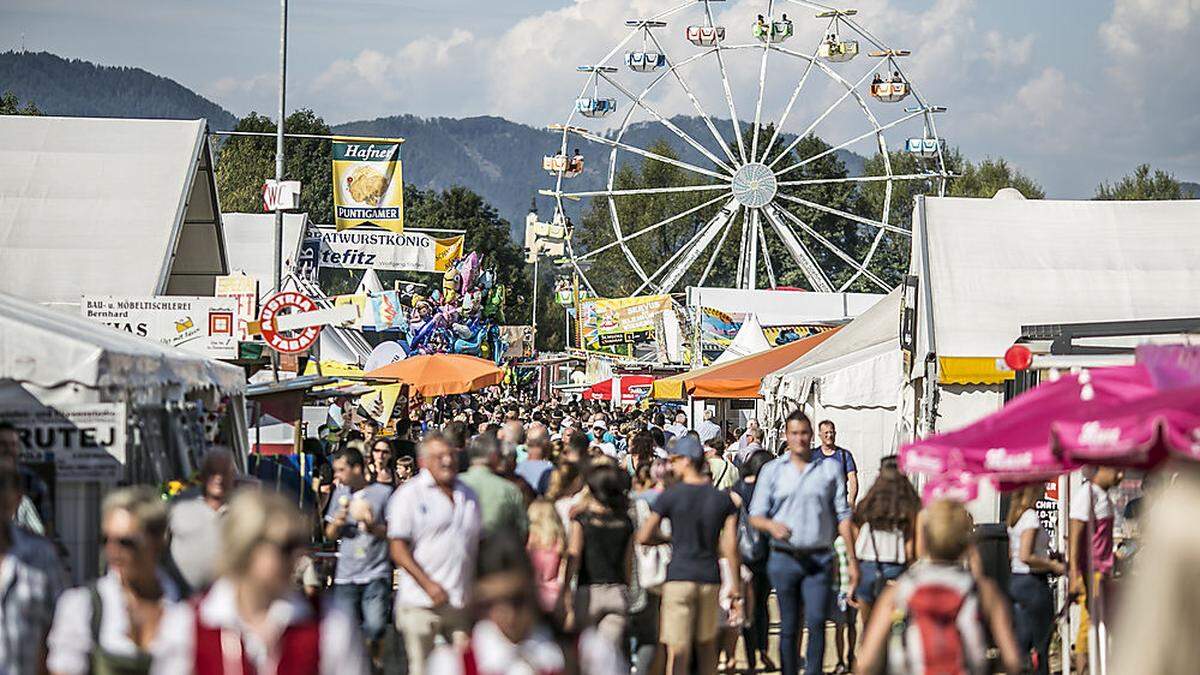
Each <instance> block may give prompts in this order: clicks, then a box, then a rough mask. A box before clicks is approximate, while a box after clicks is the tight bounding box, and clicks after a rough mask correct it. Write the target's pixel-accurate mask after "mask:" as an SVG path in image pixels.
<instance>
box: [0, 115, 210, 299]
mask: <svg viewBox="0 0 1200 675" xmlns="http://www.w3.org/2000/svg"><path fill="white" fill-rule="evenodd" d="M212 167H213V163H212V156H211V152H210V150H209V144H208V137H207V134H205V122H204V120H141V119H104V118H77V117H35V116H20V115H0V268H2V269H3V270H4V274H3V275H0V292H3V293H10V294H12V295H16V296H19V297H23V298H28V299H30V300H34V301H36V302H39V303H42V304H49V305H55V306H58V305H65V306H66V307H65V309H67V310H68V311H71V310H73V309H74V308H75V307H78V305H79V298H80V294H82V293H88V294H95V295H134V296H149V295H212V294H213V277H215V276H218V275H222V274H226V273H228V270H229V266H228V263H227V259H226V253H225V237H224V233H223V231H222V228H221V219H220V212H219V211H218V208H217V192H216V185H215V183H214V181H213V171H212Z"/></svg>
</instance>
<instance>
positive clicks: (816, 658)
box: [749, 410, 858, 675]
mask: <svg viewBox="0 0 1200 675" xmlns="http://www.w3.org/2000/svg"><path fill="white" fill-rule="evenodd" d="M784 425H785V426H784V433H785V436H786V438H787V445H788V452H787V453H786V454H784V455H783V456H782V457H780V458H778V459H776V460H774V461H772V462H771V463H769V464H767V465H766V466H764V467H763V468H762V471H760V472H759V474H758V480H757V483H756V485H755V489H754V498H753V500H752V501H751V502H750V510H749V513H750V525H751V526H753V527H754V528H755V529H758V530H761V531H762V532H765V533H766V534H767V535H769V536H770V537H771V554H770V557H769V558H768V559H767V576H768V577H769V578H770V580H771V585H772V586H774V587H775V593H776V595H777V596H778V599H779V614H780V623H781V627H780V636H779V638H780V650H779V651H780V655H781V661H782V664H781V666H782V673H783V675H796V674H797V673H798V672H799V669H800V664H799V663H798V662H797V653H798V651H799V642H800V634H801V625H800V614H801V612H803V614H804V623H805V624H806V625H807V626H808V635H809V638H808V648H807V650H806V651H805V657H806V660H807V662H808V663H809V664H813V665H815V666H816V667H820V664H821V663H822V662H823V660H824V655H825V619H826V615H827V613H828V609H829V594H830V592H831V589H832V584H833V570H834V567H833V566H834V553H833V540H834V539H835V538H837V536H838V535H841V537H842V539H844V540H845V543H846V551H847V556H848V557H849V569H850V575H849V576H850V588H855V587H856V586H857V585H858V559H857V558H855V556H854V534H853V532H852V531H851V529H850V505H849V504H848V503H847V501H846V483H845V479H844V478H843V476H842V473H841V467H840V466H838V465H837V463H835V462H820V461H814V460H815V459H816V457H814V456H813V449H812V439H813V427H812V422H811V421H810V420H809V419H808V417H807V416H806V415H805V414H804V413H803V412H801V411H799V410H797V411H795V412H793V413H792V414H791V415H788V418H787V421H786V422H785V423H784Z"/></svg>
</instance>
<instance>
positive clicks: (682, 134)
mask: <svg viewBox="0 0 1200 675" xmlns="http://www.w3.org/2000/svg"><path fill="white" fill-rule="evenodd" d="M600 76H601V77H603V78H604V79H605V81H607V82H608V83H609V84H611V85H612V86H613V87H616V89H617V91H620V92H621V93H622V94H625V95H626V96H628V97H629V100H631V101H633V102H634V103H635V104H636V105H637V106H638V107H639V108H642V109H643V110H645V111H646V112H648V113H650V115H651V116H652V117H654V119H656V120H658V121H659V123H660V124H662V125H663V126H664V127H666V128H668V129H670V130H671V133H673V134H675V135H676V136H678V137H679V139H680V140H682V141H683V142H684V143H687V144H688V145H690V146H692V147H693V148H695V149H696V150H698V151H699V152H700V154H702V155H704V156H705V157H707V158H708V159H709V161H711V162H712V163H713V164H716V165H717V166H719V167H721V168H722V169H725V170H726V171H728V172H729V173H731V174H732V173H734V168H733V167H731V166H729V165H728V164H726V163H725V162H724V161H723V160H721V159H720V158H719V157H717V156H716V155H714V154H712V153H711V152H709V150H708V148H706V147H704V146H703V145H701V144H700V143H699V141H697V140H696V139H694V138H692V137H691V136H689V135H688V134H687V132H685V131H684V130H683V129H680V128H679V127H678V126H676V125H675V123H674V122H672V121H671V120H669V119H667V118H666V117H664V116H663V115H662V114H661V113H659V112H658V111H657V110H655V109H654V108H653V107H652V106H651V105H650V104H649V103H646V102H645V101H644V100H642V99H643V98H644V96H636V95H634V93H633V92H631V91H629V90H628V89H626V88H625V87H624V86H622V85H621V83H620V82H617V81H616V80H614V79H613V78H612V77H610V76H609V75H608V74H607V73H603V72H602V73H600Z"/></svg>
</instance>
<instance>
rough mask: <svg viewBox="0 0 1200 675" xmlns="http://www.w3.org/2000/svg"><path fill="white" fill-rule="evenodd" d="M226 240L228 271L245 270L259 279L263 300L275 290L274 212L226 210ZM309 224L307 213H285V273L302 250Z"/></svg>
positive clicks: (224, 216)
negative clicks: (232, 211) (301, 243)
mask: <svg viewBox="0 0 1200 675" xmlns="http://www.w3.org/2000/svg"><path fill="white" fill-rule="evenodd" d="M221 220H222V221H224V225H225V243H226V245H227V246H228V250H229V270H230V271H231V272H238V271H240V272H244V273H245V274H246V275H247V276H251V277H254V278H255V279H257V280H258V296H259V298H260V299H262V298H264V297H266V296H267V295H270V294H271V292H272V291H274V284H275V271H274V270H273V269H271V268H272V266H273V265H274V264H275V252H274V251H273V250H272V247H273V246H274V245H275V214H273V213H223V214H221ZM307 226H308V214H307V213H285V214H283V260H284V266H283V268H284V271H285V272H284V273H285V274H286V271H287V270H288V269H289V268H290V267H291V263H290V262H289V261H294V260H295V256H296V254H297V252H298V251H299V250H300V242H301V240H302V239H303V238H304V230H305V228H306V227H307Z"/></svg>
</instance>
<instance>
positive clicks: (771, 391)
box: [762, 289, 904, 495]
mask: <svg viewBox="0 0 1200 675" xmlns="http://www.w3.org/2000/svg"><path fill="white" fill-rule="evenodd" d="M900 300H901V290H900V289H896V290H894V291H892V292H891V293H890V294H888V295H886V296H884V298H883V299H882V300H880V301H879V302H877V303H875V305H874V306H873V307H871V308H870V309H868V310H867V311H866V312H863V313H862V314H861V315H860V316H859V317H858V318H856V319H854V320H853V321H851V322H850V323H848V324H846V325H845V326H843V327H842V329H841V330H839V331H838V332H837V334H835V335H834V336H833V337H831V338H829V339H828V340H826V341H825V342H822V343H821V344H819V345H817V346H816V347H814V348H813V349H812V351H810V352H808V353H807V354H805V355H803V356H801V357H800V358H799V359H796V361H794V362H792V363H791V364H790V365H788V366H787V367H785V368H783V369H781V370H779V371H777V372H775V373H772V374H771V375H768V376H767V377H766V378H765V379H764V380H763V388H762V392H763V396H764V397H765V398H766V399H767V400H768V403H769V406H770V409H771V413H772V415H771V419H772V420H781V419H782V418H783V417H784V416H786V415H787V414H788V413H789V412H791V410H793V409H795V408H796V407H802V408H803V409H804V410H805V412H807V413H808V414H809V415H810V416H811V417H812V418H813V421H814V422H819V421H821V420H826V419H828V420H831V421H833V422H834V424H835V425H837V432H838V444H839V445H841V446H842V447H845V448H848V449H849V450H850V451H851V452H852V453H853V454H854V457H855V461H856V462H857V464H858V470H859V494H860V495H861V494H864V493H865V491H866V489H867V488H868V487H870V484H871V482H872V481H874V479H875V476H876V475H878V473H879V460H880V459H882V458H883V457H884V456H886V455H891V454H894V453H895V451H896V419H897V409H898V406H899V403H900V393H901V390H902V388H903V386H904V374H903V369H902V367H901V354H900ZM777 427H778V424H772V425H771V428H773V429H774V428H777Z"/></svg>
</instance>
